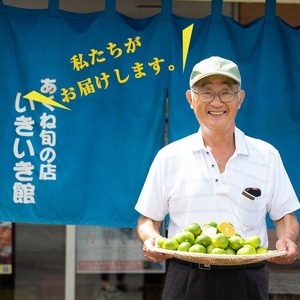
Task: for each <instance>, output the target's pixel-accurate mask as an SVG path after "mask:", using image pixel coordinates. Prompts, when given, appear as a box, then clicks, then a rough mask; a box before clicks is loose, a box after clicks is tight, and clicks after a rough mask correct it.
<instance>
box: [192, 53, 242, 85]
mask: <svg viewBox="0 0 300 300" xmlns="http://www.w3.org/2000/svg"><path fill="white" fill-rule="evenodd" d="M211 75H223V76H226V77H229V78H231V79H233V80H234V81H236V82H237V83H238V84H239V85H240V84H241V82H242V80H241V74H240V71H239V68H238V66H237V65H236V64H235V63H234V62H232V61H231V60H228V59H225V58H222V57H219V56H212V57H210V58H207V59H204V60H202V61H200V62H199V63H197V64H196V65H195V66H194V68H193V71H192V74H191V77H190V87H192V86H193V85H194V84H195V83H196V82H197V81H199V80H200V79H202V78H205V77H207V76H211Z"/></svg>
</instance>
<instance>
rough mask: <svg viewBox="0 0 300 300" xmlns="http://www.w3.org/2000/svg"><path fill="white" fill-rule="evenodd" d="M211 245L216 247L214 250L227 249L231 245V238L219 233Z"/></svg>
mask: <svg viewBox="0 0 300 300" xmlns="http://www.w3.org/2000/svg"><path fill="white" fill-rule="evenodd" d="M211 243H212V245H213V246H214V248H221V249H225V248H227V247H228V245H229V238H228V236H227V235H226V234H224V233H217V234H216V235H214V236H213V237H212V239H211Z"/></svg>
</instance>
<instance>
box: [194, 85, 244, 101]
mask: <svg viewBox="0 0 300 300" xmlns="http://www.w3.org/2000/svg"><path fill="white" fill-rule="evenodd" d="M191 91H192V92H193V93H194V94H196V95H197V98H198V100H200V101H201V102H203V103H210V102H212V101H213V100H214V99H215V98H216V96H218V98H219V99H220V100H221V102H223V103H230V102H232V101H233V100H234V96H235V95H237V94H238V93H239V92H240V91H241V90H238V91H236V92H233V94H232V96H233V97H232V100H230V101H223V100H222V99H221V97H220V93H222V91H221V92H219V93H215V92H213V91H210V92H211V93H213V94H214V97H213V98H212V99H211V100H209V101H203V100H202V99H201V98H200V92H196V91H195V90H194V89H193V88H191ZM223 92H224V91H223Z"/></svg>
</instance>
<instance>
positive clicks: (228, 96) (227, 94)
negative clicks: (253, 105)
mask: <svg viewBox="0 0 300 300" xmlns="http://www.w3.org/2000/svg"><path fill="white" fill-rule="evenodd" d="M234 96H235V93H234V92H232V91H224V92H221V93H219V97H220V99H221V101H223V102H230V101H232V100H233V99H234Z"/></svg>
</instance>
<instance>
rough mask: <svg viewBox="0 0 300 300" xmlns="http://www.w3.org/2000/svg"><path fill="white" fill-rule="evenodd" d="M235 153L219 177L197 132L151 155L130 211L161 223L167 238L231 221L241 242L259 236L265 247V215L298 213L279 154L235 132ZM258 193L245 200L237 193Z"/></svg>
mask: <svg viewBox="0 0 300 300" xmlns="http://www.w3.org/2000/svg"><path fill="white" fill-rule="evenodd" d="M235 143H236V151H235V153H234V154H233V155H232V157H231V158H230V160H229V161H228V163H227V165H226V169H225V171H224V172H223V173H222V174H221V173H220V172H219V169H218V166H217V163H216V161H215V159H214V157H213V156H212V154H211V152H210V151H209V150H208V149H207V148H205V146H204V144H203V139H202V134H201V129H199V131H198V132H197V133H195V134H193V135H190V136H188V137H185V138H183V139H181V140H178V141H176V142H173V143H171V144H169V145H167V146H166V147H164V148H162V149H161V150H160V151H159V152H158V153H157V155H156V157H155V159H154V161H153V163H152V165H151V168H150V170H149V173H148V176H147V178H146V181H145V184H144V187H143V189H142V192H141V194H140V197H139V199H138V202H137V204H136V206H135V209H136V210H137V211H138V212H139V213H140V214H142V215H144V216H146V217H148V218H151V219H153V220H155V221H163V220H164V219H165V217H166V215H167V214H169V217H170V220H169V227H168V235H169V236H173V235H174V234H176V233H180V232H181V231H182V230H183V228H184V227H185V226H186V225H187V224H189V223H191V222H197V223H199V224H200V225H202V224H204V223H205V222H206V221H209V220H215V221H216V222H221V221H228V222H231V223H232V224H233V225H234V227H235V228H236V231H237V232H239V233H240V234H241V235H242V236H243V237H244V238H246V237H247V236H249V235H250V234H254V233H255V234H258V235H259V236H260V237H261V239H262V244H263V245H264V246H265V247H267V246H268V237H267V224H266V214H267V213H269V214H270V218H271V219H272V220H278V219H280V218H281V217H283V216H284V215H285V214H287V213H290V212H293V211H295V210H297V209H299V208H300V205H299V201H298V199H297V196H296V194H295V192H294V189H293V187H292V185H291V182H290V180H289V178H288V175H287V173H286V171H285V168H284V166H283V163H282V160H281V158H280V155H279V153H278V151H277V150H276V149H275V148H274V147H273V146H272V145H270V144H268V143H266V142H264V141H262V140H258V139H254V138H251V137H248V136H246V135H244V133H243V132H242V131H240V130H239V129H238V128H236V129H235ZM249 187H250V188H259V189H260V190H261V196H259V197H256V198H255V199H254V200H250V199H248V198H247V197H245V196H244V195H243V194H242V192H243V191H244V190H245V189H246V188H249Z"/></svg>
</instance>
